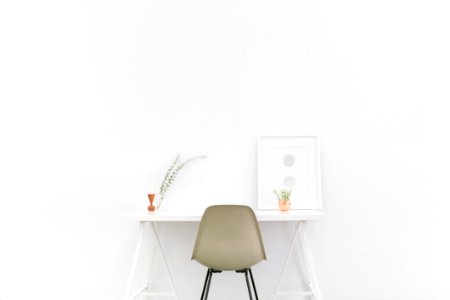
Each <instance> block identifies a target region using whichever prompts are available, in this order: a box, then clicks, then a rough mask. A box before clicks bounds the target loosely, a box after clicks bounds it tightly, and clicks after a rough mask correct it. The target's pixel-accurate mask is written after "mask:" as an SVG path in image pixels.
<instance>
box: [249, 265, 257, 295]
mask: <svg viewBox="0 0 450 300" xmlns="http://www.w3.org/2000/svg"><path fill="white" fill-rule="evenodd" d="M248 272H249V273H250V279H251V280H252V286H253V291H254V292H255V297H256V300H259V299H258V293H257V292H256V286H255V281H254V280H253V273H252V269H250V268H249V269H248Z"/></svg>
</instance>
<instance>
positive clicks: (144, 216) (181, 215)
mask: <svg viewBox="0 0 450 300" xmlns="http://www.w3.org/2000/svg"><path fill="white" fill-rule="evenodd" d="M202 214H203V212H181V211H158V212H156V213H149V212H147V211H145V210H142V211H135V212H130V213H125V214H122V215H121V219H122V220H125V221H135V222H136V221H137V222H139V237H138V241H137V246H136V250H135V253H134V257H133V261H132V265H131V271H130V275H129V277H128V282H127V286H126V290H125V297H124V299H125V300H133V299H135V298H137V297H138V296H141V295H142V296H147V297H173V298H174V299H178V296H177V292H176V289H175V286H174V285H173V281H172V276H171V272H170V270H169V268H168V265H167V261H166V257H165V255H164V251H163V248H162V247H161V243H160V241H159V235H158V230H157V229H156V226H155V223H158V222H200V219H201V217H202ZM255 214H256V218H257V219H258V221H259V222H295V223H296V229H295V232H294V234H293V236H292V240H291V244H290V248H289V251H288V254H287V256H286V258H285V260H284V264H283V269H282V272H281V273H280V274H279V277H278V282H277V288H276V290H275V293H274V295H273V299H274V300H275V299H276V298H277V297H278V296H281V295H292V294H298V295H310V296H311V299H313V300H321V299H322V297H321V293H320V290H319V286H318V284H317V279H316V273H315V270H314V265H313V261H312V256H311V252H310V249H309V245H308V240H307V237H306V235H305V225H306V223H307V221H311V220H317V219H320V218H322V217H323V214H322V213H321V212H319V211H317V210H291V211H289V212H287V213H284V212H279V211H255ZM145 222H150V223H151V225H152V226H151V228H152V233H153V235H154V237H155V241H156V246H157V251H159V252H160V254H161V257H162V260H163V265H164V267H165V269H166V271H167V273H168V275H169V280H170V285H171V287H172V292H169V293H155V292H152V291H150V284H149V282H147V283H146V284H145V285H144V286H142V287H141V288H139V289H138V290H137V291H135V292H133V293H132V292H131V286H132V283H133V280H134V275H135V271H136V266H137V263H138V259H139V255H140V252H141V249H142V242H143V239H144V223H145ZM296 243H299V246H300V251H298V255H300V256H301V258H302V259H303V262H305V263H304V264H305V266H304V268H302V270H301V271H302V272H303V275H304V278H305V280H306V284H307V286H308V287H309V288H310V291H306V292H303V291H300V292H282V291H280V284H281V278H282V277H283V274H284V272H285V270H286V265H287V262H288V259H289V257H290V256H291V255H292V251H293V249H294V246H295V244H296ZM269 259H270V257H269ZM264 298H266V297H264Z"/></svg>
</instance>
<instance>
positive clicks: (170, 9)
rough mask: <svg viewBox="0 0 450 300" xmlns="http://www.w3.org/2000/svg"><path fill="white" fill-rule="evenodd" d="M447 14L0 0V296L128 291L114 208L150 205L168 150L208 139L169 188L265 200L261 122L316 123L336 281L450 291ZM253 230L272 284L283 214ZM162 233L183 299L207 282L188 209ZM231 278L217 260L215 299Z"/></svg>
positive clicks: (116, 295) (410, 7) (416, 294)
mask: <svg viewBox="0 0 450 300" xmlns="http://www.w3.org/2000/svg"><path fill="white" fill-rule="evenodd" d="M448 15H449V11H448V7H446V6H445V3H444V1H442V2H440V3H439V2H437V1H403V0H389V1H388V0H381V1H360V0H358V1H356V0H343V1H332V0H323V1H312V0H305V1H292V0H287V1H254V0H244V1H242V0H231V1H215V0H213V1H204V0H198V1H191V0H187V1H173V0H155V1H133V0H131V1H122V0H117V1H102V0H89V1H87V0H86V1H52V0H43V1H8V0H7V1H2V2H1V3H0V101H1V102H0V103H1V104H0V143H1V145H0V299H2V300H13V299H48V300H53V299H105V300H106V299H107V300H112V299H121V296H122V294H123V291H124V288H125V279H126V277H127V275H128V271H129V265H130V263H131V256H132V253H133V250H134V243H135V241H136V238H137V236H136V234H137V231H136V229H137V225H136V224H133V223H127V222H121V221H119V214H120V213H122V212H124V211H128V210H133V209H138V208H145V206H146V205H147V200H146V198H145V193H146V189H147V187H148V182H149V180H151V178H154V179H156V180H159V179H160V177H161V176H162V175H163V173H164V171H165V169H166V168H167V166H168V165H169V164H170V162H171V161H172V160H173V158H174V156H175V155H176V154H177V153H181V154H182V155H183V157H188V156H190V155H195V154H208V155H209V157H208V159H207V160H205V161H201V162H196V163H193V164H192V165H190V166H188V167H187V168H186V169H185V170H183V173H181V174H180V178H179V180H178V181H177V182H176V185H175V187H174V190H173V191H172V192H171V194H170V195H168V197H170V198H168V199H169V202H170V205H172V206H173V207H178V208H180V209H183V208H186V207H192V206H199V207H201V206H205V205H207V204H212V203H223V202H236V203H247V204H250V205H253V206H256V195H257V186H256V182H257V176H256V175H257V173H256V172H257V171H256V138H255V137H256V134H258V133H261V132H262V133H264V132H267V131H268V130H270V131H275V132H283V131H288V132H289V133H292V132H293V131H294V132H296V131H298V132H299V133H301V134H302V133H309V132H312V133H316V134H318V135H319V136H320V138H321V146H322V147H321V160H322V161H321V162H322V186H323V205H324V209H323V211H324V213H325V214H326V218H325V219H324V220H323V221H320V222H316V223H314V224H313V225H312V226H311V227H310V229H311V231H310V233H311V235H312V237H313V241H314V242H313V244H312V250H313V253H314V258H315V261H316V268H317V272H318V277H319V278H318V280H319V284H320V286H321V288H322V290H323V296H324V299H325V300H337V299H339V300H357V299H358V300H369V299H370V300H406V299H407V300H415V299H420V300H430V299H439V300H441V299H442V300H445V299H449V298H450V292H449V290H448V270H449V267H450V263H449V261H450V259H449V256H448V253H449V251H450V243H449V237H448V236H449V234H448V229H447V228H448V227H449V226H450V221H449V218H448V217H447V215H448V213H447V211H448V209H449V208H450V206H449V204H448V201H449V197H448V192H447V191H446V190H447V186H448V182H449V181H448V171H447V170H448V167H449V164H448V158H447V156H448V153H450V151H448V148H449V147H448V146H449V143H448V133H447V132H446V131H445V126H446V125H448V123H449V122H448V121H447V114H448V112H449V111H448V110H446V109H445V107H444V104H445V102H446V101H447V102H448V100H449V94H448V83H449V79H450V78H449V69H450V64H449V56H448V53H450V47H449V37H448V36H449V35H448V31H449V27H450V26H449V25H450V24H449V21H448ZM262 230H263V232H264V233H263V234H264V238H265V242H266V247H267V248H268V249H271V250H270V251H269V250H268V257H269V261H267V262H263V263H261V264H260V265H258V266H257V267H256V269H255V275H256V277H257V278H256V279H257V282H258V283H259V286H260V293H261V298H262V299H269V296H268V295H270V293H271V292H272V291H273V286H274V284H275V279H274V277H275V276H274V273H276V271H277V270H278V268H279V264H280V261H279V259H278V258H277V255H281V254H283V253H284V252H283V251H285V249H286V245H287V240H285V238H284V235H283V234H280V232H281V231H282V230H290V228H284V227H281V226H278V227H277V226H275V227H274V228H271V227H267V226H265V227H264V228H262ZM162 234H163V238H162V239H163V241H162V242H163V244H164V247H165V248H166V249H167V251H168V260H169V264H171V266H173V267H174V269H176V270H177V271H176V273H175V281H176V284H177V286H178V287H179V292H180V299H183V300H184V299H188V300H189V299H196V298H198V297H199V292H200V289H201V286H202V283H203V279H204V269H203V268H202V267H201V266H199V265H198V264H197V263H195V262H190V261H189V257H190V254H191V251H192V243H193V241H192V238H193V237H194V236H195V226H193V225H187V226H180V227H177V226H167V227H165V228H162ZM444 270H445V272H444ZM161 276H162V275H161ZM238 277H239V275H235V274H224V275H223V276H221V277H220V276H218V277H217V278H218V279H217V281H215V283H216V284H215V285H214V284H213V289H212V290H211V293H214V299H241V298H242V299H244V298H245V286H244V284H243V281H242V280H243V279H242V278H238ZM288 277H289V278H291V279H295V278H296V277H295V274H294V273H293V272H292V271H289V274H288ZM161 282H163V280H161ZM287 284H288V283H287ZM230 285H231V286H233V289H230V288H229V287H230ZM211 297H212V296H211Z"/></svg>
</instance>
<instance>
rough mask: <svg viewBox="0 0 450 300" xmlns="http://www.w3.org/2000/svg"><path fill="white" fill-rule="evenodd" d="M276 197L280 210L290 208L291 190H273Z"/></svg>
mask: <svg viewBox="0 0 450 300" xmlns="http://www.w3.org/2000/svg"><path fill="white" fill-rule="evenodd" d="M273 192H274V194H275V195H277V198H278V208H279V209H280V210H281V211H288V210H289V209H290V208H291V190H287V189H282V190H280V191H277V190H274V191H273Z"/></svg>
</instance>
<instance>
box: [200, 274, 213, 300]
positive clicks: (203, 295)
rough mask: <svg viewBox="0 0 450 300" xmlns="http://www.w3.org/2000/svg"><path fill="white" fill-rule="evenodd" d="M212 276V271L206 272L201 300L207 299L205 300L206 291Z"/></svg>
mask: <svg viewBox="0 0 450 300" xmlns="http://www.w3.org/2000/svg"><path fill="white" fill-rule="evenodd" d="M211 274H212V271H211V269H208V271H207V272H206V278H205V284H204V285H203V290H202V296H201V297H200V300H204V299H206V298H204V297H205V291H206V287H207V286H209V284H208V283H209V281H210V277H211ZM206 297H208V294H206Z"/></svg>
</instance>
